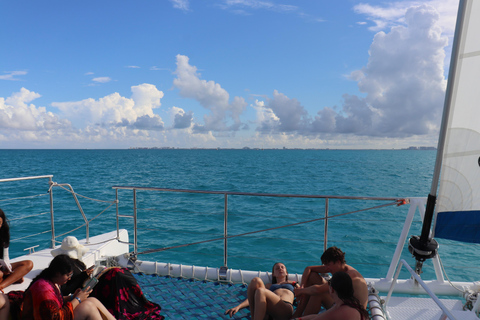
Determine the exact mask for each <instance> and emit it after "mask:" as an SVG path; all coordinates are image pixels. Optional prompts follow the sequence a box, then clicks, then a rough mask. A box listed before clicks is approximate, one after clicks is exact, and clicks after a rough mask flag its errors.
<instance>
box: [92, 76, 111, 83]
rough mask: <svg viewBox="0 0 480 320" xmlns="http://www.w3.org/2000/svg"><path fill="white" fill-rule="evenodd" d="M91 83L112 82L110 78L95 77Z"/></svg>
mask: <svg viewBox="0 0 480 320" xmlns="http://www.w3.org/2000/svg"><path fill="white" fill-rule="evenodd" d="M92 81H94V82H98V83H107V82H110V81H112V79H111V78H110V77H97V78H93V79H92Z"/></svg>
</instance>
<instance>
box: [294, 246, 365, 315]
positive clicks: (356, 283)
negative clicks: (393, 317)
mask: <svg viewBox="0 0 480 320" xmlns="http://www.w3.org/2000/svg"><path fill="white" fill-rule="evenodd" d="M321 260H322V263H323V264H322V265H319V266H309V267H306V268H305V270H304V272H303V275H302V282H301V284H300V287H299V288H297V289H295V296H296V297H297V303H298V305H297V310H296V311H295V314H294V317H300V316H302V315H309V314H317V313H318V312H319V311H320V309H321V308H322V306H323V307H325V308H326V309H329V308H330V307H332V305H333V302H334V301H333V299H332V297H331V296H330V293H329V287H328V283H327V281H326V280H325V279H324V278H323V277H322V275H321V274H322V273H331V274H334V273H336V272H340V271H342V272H345V273H347V274H348V275H349V276H350V278H352V283H353V288H354V292H355V297H356V298H357V299H358V300H359V301H360V303H361V304H362V305H363V307H364V308H366V306H367V302H368V287H367V282H366V281H365V279H364V278H363V276H362V275H361V274H360V272H358V271H357V270H355V268H353V267H352V266H349V265H348V264H346V261H345V253H344V252H343V251H342V250H340V249H339V248H337V247H330V248H328V249H327V250H325V252H324V253H323V254H322V257H321Z"/></svg>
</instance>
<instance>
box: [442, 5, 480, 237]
mask: <svg viewBox="0 0 480 320" xmlns="http://www.w3.org/2000/svg"><path fill="white" fill-rule="evenodd" d="M465 4H466V10H465V15H464V19H463V21H462V22H461V26H462V29H461V30H462V31H461V35H460V38H459V39H458V40H457V41H460V42H459V45H458V54H457V55H456V56H453V55H452V59H456V61H453V63H455V62H456V69H455V70H454V74H453V83H452V85H453V90H452V95H451V97H450V101H449V103H450V112H449V118H448V124H447V131H446V139H445V146H444V152H443V160H442V170H441V173H440V188H439V194H438V198H437V206H436V211H437V218H436V225H435V236H436V237H441V238H448V239H454V240H461V241H468V242H480V237H479V235H480V225H479V223H480V0H467V1H466V3H465ZM457 28H458V25H457ZM450 71H452V70H450ZM451 76H452V75H451ZM450 79H452V78H451V77H450V78H449V82H451V80H450ZM447 99H448V96H447ZM447 103H448V102H447Z"/></svg>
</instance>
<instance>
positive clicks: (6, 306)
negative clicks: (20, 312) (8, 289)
mask: <svg viewBox="0 0 480 320" xmlns="http://www.w3.org/2000/svg"><path fill="white" fill-rule="evenodd" d="M9 315H10V301H8V297H7V296H6V295H4V294H0V320H7V319H8V317H9Z"/></svg>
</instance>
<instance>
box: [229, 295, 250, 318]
mask: <svg viewBox="0 0 480 320" xmlns="http://www.w3.org/2000/svg"><path fill="white" fill-rule="evenodd" d="M248 306H249V303H248V299H245V301H243V302H242V303H240V304H239V305H238V306H236V307H233V308H230V309H228V310H227V311H225V314H228V315H229V316H230V318H232V317H233V315H234V314H235V313H237V312H238V311H240V310H241V309H243V308H246V307H248Z"/></svg>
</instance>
